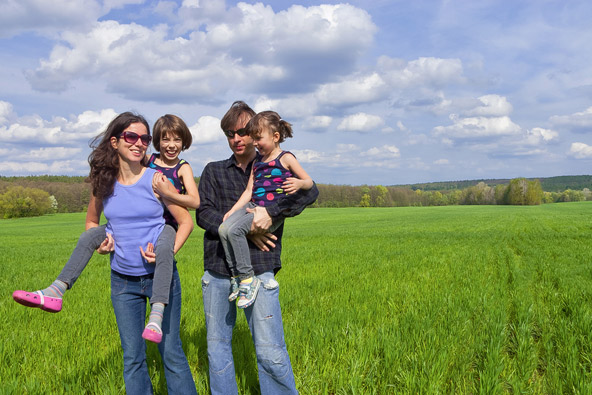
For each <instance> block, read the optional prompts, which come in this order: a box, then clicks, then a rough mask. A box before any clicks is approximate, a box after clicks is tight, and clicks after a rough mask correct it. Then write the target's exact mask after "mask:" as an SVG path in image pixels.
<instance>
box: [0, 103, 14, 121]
mask: <svg viewBox="0 0 592 395" xmlns="http://www.w3.org/2000/svg"><path fill="white" fill-rule="evenodd" d="M14 115H15V114H14V111H13V109H12V104H10V103H8V102H5V101H2V100H0V125H5V124H7V123H8V121H9V120H10V119H12V118H13V117H14Z"/></svg>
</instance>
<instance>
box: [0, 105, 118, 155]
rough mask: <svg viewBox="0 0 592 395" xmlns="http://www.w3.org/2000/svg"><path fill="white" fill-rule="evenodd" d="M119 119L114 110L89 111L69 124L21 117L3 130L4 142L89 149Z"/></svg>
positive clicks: (60, 119) (58, 119) (63, 120)
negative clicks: (84, 146) (32, 142)
mask: <svg viewBox="0 0 592 395" xmlns="http://www.w3.org/2000/svg"><path fill="white" fill-rule="evenodd" d="M116 115H117V114H116V113H115V111H114V110H112V109H106V110H101V111H99V112H95V111H85V112H83V113H82V114H80V115H77V116H74V117H72V118H71V119H69V120H68V119H66V118H63V117H54V118H53V119H52V120H45V119H43V118H41V117H40V116H38V115H30V116H24V117H17V118H16V119H14V120H13V121H12V122H10V123H4V125H1V126H0V141H1V142H4V143H9V144H23V145H29V144H30V143H31V141H34V142H35V144H36V145H51V146H56V145H59V146H79V145H81V144H84V145H87V143H88V142H89V140H90V139H92V138H94V137H95V136H96V135H98V134H99V133H100V132H101V131H103V130H104V129H105V128H106V126H107V124H108V123H109V122H110V121H111V120H112V119H113V118H114V117H115V116H116Z"/></svg>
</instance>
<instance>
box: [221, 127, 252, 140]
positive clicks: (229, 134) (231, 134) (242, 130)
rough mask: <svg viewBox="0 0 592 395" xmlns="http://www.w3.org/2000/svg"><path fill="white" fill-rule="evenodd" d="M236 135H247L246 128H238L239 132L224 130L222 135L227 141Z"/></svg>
mask: <svg viewBox="0 0 592 395" xmlns="http://www.w3.org/2000/svg"><path fill="white" fill-rule="evenodd" d="M235 133H236V134H238V135H239V136H240V137H243V136H246V135H247V134H248V131H247V128H240V129H239V130H225V131H224V134H225V135H226V137H228V138H229V139H231V138H233V137H234V134H235Z"/></svg>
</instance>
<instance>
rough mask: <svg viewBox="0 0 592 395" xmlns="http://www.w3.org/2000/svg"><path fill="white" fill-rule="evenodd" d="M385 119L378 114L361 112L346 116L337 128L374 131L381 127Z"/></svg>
mask: <svg viewBox="0 0 592 395" xmlns="http://www.w3.org/2000/svg"><path fill="white" fill-rule="evenodd" d="M383 125H384V121H383V120H382V118H381V117H379V116H378V115H372V114H366V113H363V112H359V113H357V114H353V115H350V116H348V117H345V118H344V119H343V120H342V121H341V122H340V123H339V125H338V126H337V130H343V131H348V132H372V131H375V130H377V129H381V128H382V126H383Z"/></svg>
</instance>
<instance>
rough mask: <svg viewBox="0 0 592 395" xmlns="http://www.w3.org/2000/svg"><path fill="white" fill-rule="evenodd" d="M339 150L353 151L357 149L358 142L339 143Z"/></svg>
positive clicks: (342, 151)
mask: <svg viewBox="0 0 592 395" xmlns="http://www.w3.org/2000/svg"><path fill="white" fill-rule="evenodd" d="M336 148H337V152H340V153H345V152H352V151H357V150H358V146H357V145H356V144H337V147H336Z"/></svg>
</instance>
